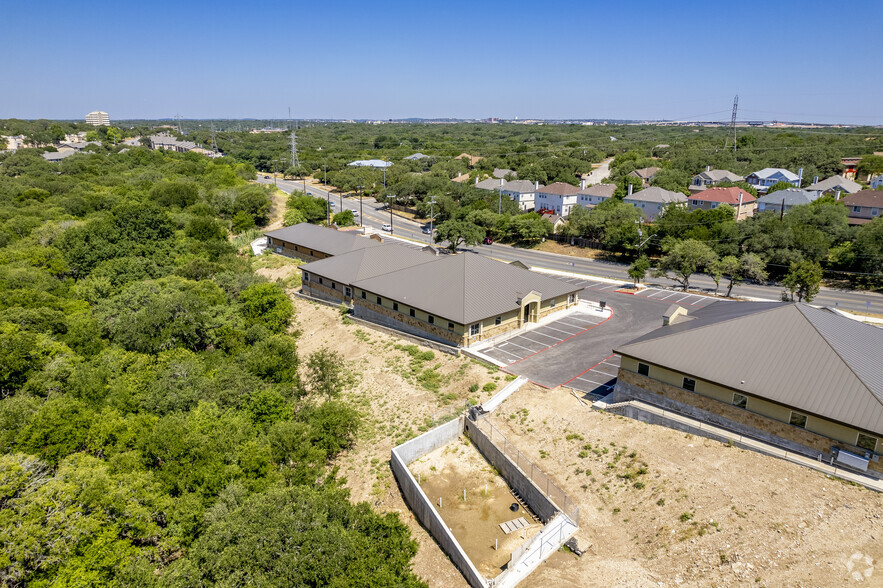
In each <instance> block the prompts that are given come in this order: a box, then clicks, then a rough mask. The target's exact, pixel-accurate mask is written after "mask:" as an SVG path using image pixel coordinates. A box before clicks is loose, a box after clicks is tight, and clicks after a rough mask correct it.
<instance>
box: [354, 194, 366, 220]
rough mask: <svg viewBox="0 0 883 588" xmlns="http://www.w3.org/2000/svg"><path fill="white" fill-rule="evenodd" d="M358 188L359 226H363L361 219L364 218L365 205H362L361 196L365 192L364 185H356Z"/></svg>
mask: <svg viewBox="0 0 883 588" xmlns="http://www.w3.org/2000/svg"><path fill="white" fill-rule="evenodd" d="M356 188H358V190H359V226H360V227H363V226H365V225H363V224H362V219H363V218H365V207H364V206H363V205H362V196H364V193H365V186H356Z"/></svg>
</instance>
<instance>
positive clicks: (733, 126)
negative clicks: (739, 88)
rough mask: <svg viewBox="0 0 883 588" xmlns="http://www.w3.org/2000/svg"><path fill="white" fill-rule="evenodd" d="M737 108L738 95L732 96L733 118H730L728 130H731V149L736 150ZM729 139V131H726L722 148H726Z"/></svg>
mask: <svg viewBox="0 0 883 588" xmlns="http://www.w3.org/2000/svg"><path fill="white" fill-rule="evenodd" d="M738 110H739V95H738V94H736V97H735V98H733V118H732V120H730V130H731V131H732V132H733V151H734V152H735V151H736V112H737V111H738ZM729 140H730V131H727V138H726V139H725V140H724V149H726V148H727V145H728V144H729Z"/></svg>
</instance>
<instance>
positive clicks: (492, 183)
mask: <svg viewBox="0 0 883 588" xmlns="http://www.w3.org/2000/svg"><path fill="white" fill-rule="evenodd" d="M475 187H476V188H478V189H479V190H494V191H497V190H500V189H502V188H505V187H506V180H504V179H503V178H488V179H486V180H482V181H480V182H479V181H478V178H475Z"/></svg>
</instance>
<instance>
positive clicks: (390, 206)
mask: <svg viewBox="0 0 883 588" xmlns="http://www.w3.org/2000/svg"><path fill="white" fill-rule="evenodd" d="M393 200H395V195H394V194H390V195H389V234H390V236H392V201H393Z"/></svg>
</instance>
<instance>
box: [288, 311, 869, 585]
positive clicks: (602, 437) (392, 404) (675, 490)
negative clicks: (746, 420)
mask: <svg viewBox="0 0 883 588" xmlns="http://www.w3.org/2000/svg"><path fill="white" fill-rule="evenodd" d="M295 306H296V310H297V322H298V324H297V327H298V328H299V329H300V330H301V332H302V334H301V336H300V339H299V350H300V352H301V355H302V357H305V356H306V355H308V354H309V353H311V352H312V351H315V350H316V349H319V348H320V347H322V346H329V347H331V348H333V349H336V350H338V351H340V352H341V353H342V354H343V355H344V356H345V357H346V358H347V360H348V362H349V363H350V365H351V367H352V368H353V369H354V370H355V371H357V372H359V373H360V374H361V376H360V382H359V384H358V385H357V386H356V388H355V389H354V390H353V391H352V393H350V394H349V395H348V397H349V398H350V399H351V400H352V402H353V403H354V405H356V406H358V407H359V408H360V410H361V411H362V412H363V414H364V415H365V416H364V421H365V424H364V428H363V430H362V432H361V433H360V435H359V439H358V441H357V443H356V445H355V447H353V448H352V449H351V450H349V451H348V452H346V453H344V454H343V455H341V456H340V457H339V458H338V461H337V465H338V466H339V467H340V474H341V475H342V476H344V477H346V478H347V480H348V482H347V486H348V487H349V488H350V490H351V492H352V499H353V500H355V501H360V500H364V501H368V502H369V503H370V504H371V505H372V506H373V507H374V508H375V509H377V510H378V511H380V512H396V513H398V514H399V515H400V516H401V518H402V520H403V521H405V522H406V524H408V526H409V527H410V528H411V530H412V532H413V534H414V537H415V538H416V540H417V541H418V543H419V546H420V547H419V552H418V554H417V556H416V558H415V560H414V571H415V572H416V573H417V574H419V575H420V576H421V577H423V578H424V579H425V580H426V581H427V582H428V583H429V585H430V586H433V587H434V586H443V587H448V586H454V587H465V586H466V583H465V581H464V580H463V577H462V576H461V575H460V573H459V572H458V571H457V570H456V568H454V566H453V564H451V562H450V561H449V560H448V558H447V557H446V556H445V555H444V553H443V552H442V551H441V549H440V548H439V547H438V545H437V544H436V543H435V542H434V541H433V539H432V538H431V537H430V536H429V535H428V533H427V532H426V531H425V529H423V528H422V527H421V526H420V525H419V523H418V522H417V521H416V520H415V519H414V517H413V515H412V513H411V511H410V510H409V509H408V507H407V505H406V504H405V503H404V501H403V499H402V496H401V493H400V492H399V489H398V486H397V485H396V483H395V479H394V478H393V476H392V473H391V471H390V469H389V452H390V450H391V449H392V447H393V446H394V445H397V444H398V443H400V442H401V441H403V440H405V439H406V438H409V437H411V436H414V435H417V434H419V433H420V432H421V431H422V430H425V429H427V428H428V427H430V426H431V425H432V423H433V419H434V418H435V417H439V416H441V414H443V413H445V412H449V410H450V409H451V408H459V407H462V405H463V402H464V401H465V400H466V399H467V398H473V399H475V400H485V399H486V398H488V397H489V396H490V395H491V394H492V392H491V391H487V392H485V391H482V389H481V387H483V386H484V384H485V383H493V384H496V385H497V387H502V386H503V385H504V384H505V378H504V377H503V374H501V373H500V372H498V371H496V370H495V369H489V368H488V367H486V366H484V365H481V364H478V363H476V362H473V361H470V360H468V359H465V358H454V357H451V356H447V355H443V354H440V353H438V352H434V354H433V359H431V360H420V359H416V358H415V357H414V356H412V354H411V353H409V351H408V350H407V349H404V348H399V349H397V348H396V345H399V346H400V347H401V346H402V345H407V343H408V342H407V341H402V340H399V339H398V338H395V337H392V336H389V335H386V334H383V333H380V332H377V331H374V330H372V329H370V328H367V327H364V326H361V325H358V324H355V323H352V324H349V325H347V324H344V322H343V321H342V319H341V316H340V314H339V313H338V312H337V311H336V310H335V309H333V308H330V307H326V306H322V305H318V304H313V303H310V302H306V301H304V300H301V299H295ZM414 351H415V352H417V351H425V350H424V349H422V348H417V349H414ZM427 370H429V371H430V372H437V373H438V375H437V376H433V375H432V374H431V373H430V374H429V375H427V373H426V371H427ZM421 382H423V383H425V384H427V385H428V386H429V387H430V388H432V387H434V385H437V390H430V389H427V387H426V386H424V385H423V384H421ZM471 386H478V389H477V390H478V391H477V392H470V387H471ZM491 418H492V419H493V422H494V424H495V425H496V426H497V427H498V428H499V429H501V430H502V431H503V432H504V433H505V435H506V436H507V437H508V439H509V440H510V441H511V442H514V443H515V444H516V445H517V447H518V448H519V449H520V450H521V451H522V452H524V453H525V454H526V455H527V456H528V457H529V458H530V459H531V460H533V461H534V462H535V463H536V464H537V465H538V466H539V467H541V468H543V470H544V471H545V472H546V473H547V474H548V475H549V476H550V477H551V478H552V480H553V481H554V482H555V483H556V484H558V485H559V486H560V487H561V488H562V489H563V490H564V491H565V492H567V493H568V495H569V496H570V497H571V498H572V499H574V500H575V501H577V502H578V503H579V504H580V530H579V532H578V535H577V539H578V541H579V545H580V547H581V548H584V549H586V550H587V552H586V553H585V554H584V555H583V556H582V557H581V558H576V556H574V555H572V554H570V553H564V552H559V553H557V554H555V555H554V556H553V557H552V558H550V559H549V560H548V561H547V562H546V563H544V564H542V566H541V567H540V568H539V569H538V570H537V571H535V572H534V573H533V574H531V576H529V577H528V579H527V580H526V581H525V582H524V583H523V584H522V585H523V586H527V587H544V588H545V587H547V586H565V587H567V586H604V587H608V586H637V587H642V586H703V587H704V586H769V587H772V586H789V587H790V586H795V587H796V586H807V587H809V586H852V585H858V586H883V495H880V494H877V493H874V492H872V491H869V490H866V489H864V488H862V487H858V486H853V485H849V484H846V483H844V482H841V481H839V480H835V479H829V478H826V477H825V476H823V475H822V474H819V473H817V472H814V471H811V470H808V469H805V468H802V467H800V466H797V465H794V464H790V463H788V462H785V461H781V460H777V459H774V458H771V457H767V456H763V455H760V454H757V453H753V452H749V451H744V450H741V449H738V448H736V447H729V446H727V445H726V444H722V443H719V442H716V441H711V440H707V439H703V438H700V437H691V436H689V435H685V434H684V433H681V432H678V431H673V430H670V429H666V428H664V427H659V426H654V425H648V424H645V423H641V422H638V421H634V420H631V419H626V418H624V417H618V416H615V415H610V414H605V413H599V412H596V411H592V410H590V409H589V408H588V407H585V406H582V405H580V404H579V403H578V401H577V400H576V399H575V398H574V397H573V396H570V395H568V394H567V393H565V392H563V391H561V390H553V391H549V390H544V389H542V388H539V387H537V386H534V385H531V384H528V385H526V386H525V387H523V388H522V389H521V390H520V391H519V392H517V393H516V394H515V395H513V396H512V397H511V398H510V399H509V400H507V401H506V402H505V403H504V404H503V405H502V407H501V408H500V409H499V410H498V412H497V413H495V415H494V416H492V417H491ZM489 575H490V574H489Z"/></svg>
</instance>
